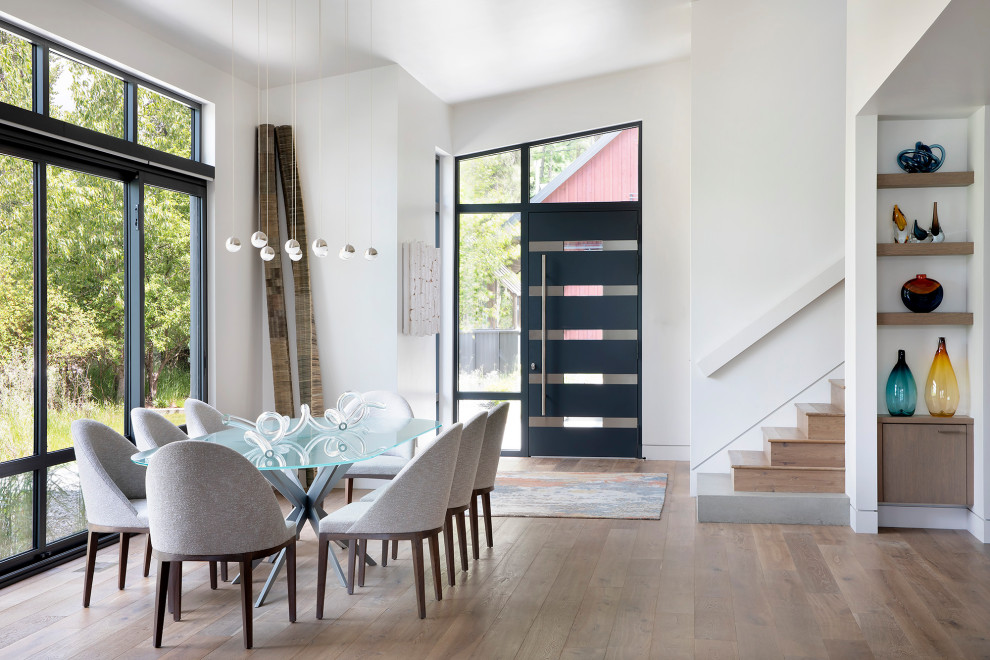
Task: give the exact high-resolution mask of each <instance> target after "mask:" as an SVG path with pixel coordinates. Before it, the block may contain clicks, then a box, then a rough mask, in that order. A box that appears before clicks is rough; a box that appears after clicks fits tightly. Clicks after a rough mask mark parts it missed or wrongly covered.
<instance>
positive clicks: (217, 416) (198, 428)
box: [182, 398, 227, 438]
mask: <svg viewBox="0 0 990 660" xmlns="http://www.w3.org/2000/svg"><path fill="white" fill-rule="evenodd" d="M182 408H183V410H184V411H185V413H186V429H188V431H189V437H190V438H201V437H203V436H204V435H209V434H211V433H219V432H220V431H223V430H224V429H225V428H227V427H226V426H225V425H224V423H223V413H222V412H220V411H219V410H217V409H216V408H214V407H213V406H211V405H210V404H208V403H203V402H202V401H200V400H199V399H192V398H190V399H186V401H185V403H183V405H182Z"/></svg>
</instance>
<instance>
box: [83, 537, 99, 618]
mask: <svg viewBox="0 0 990 660" xmlns="http://www.w3.org/2000/svg"><path fill="white" fill-rule="evenodd" d="M99 539H100V536H99V534H97V533H96V532H94V531H90V532H89V533H88V534H87V535H86V578H85V582H84V583H83V607H89V599H90V596H92V595H93V571H94V570H96V544H97V542H98V541H99Z"/></svg>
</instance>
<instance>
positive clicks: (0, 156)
mask: <svg viewBox="0 0 990 660" xmlns="http://www.w3.org/2000/svg"><path fill="white" fill-rule="evenodd" d="M0 67H2V70H3V73H4V75H3V77H2V79H0V172H2V174H0V234H2V238H0V283H2V284H3V286H4V287H5V296H3V297H0V585H2V584H4V583H7V582H10V581H13V580H15V579H19V578H20V577H23V576H25V575H28V574H31V573H32V572H34V571H36V570H40V569H42V568H44V567H45V566H47V565H50V564H52V563H55V562H58V561H62V560H65V559H69V558H71V557H73V556H75V555H77V554H79V552H81V550H82V546H83V544H84V542H85V539H84V534H82V532H83V530H84V529H85V515H84V508H83V503H82V497H81V492H80V487H79V479H78V470H77V469H76V466H75V455H74V451H73V448H72V437H71V433H70V428H69V427H70V425H71V422H72V421H73V420H74V419H79V418H84V417H85V418H92V419H97V420H98V421H102V422H104V423H106V424H107V425H109V426H111V427H112V428H115V429H116V430H118V431H119V432H121V433H123V434H125V435H127V436H128V437H130V421H129V412H130V410H131V409H132V408H135V407H141V406H153V407H156V408H160V409H163V412H165V413H166V414H170V415H171V416H172V417H173V419H174V420H175V421H176V422H177V423H181V422H182V421H183V420H182V418H181V408H180V407H181V403H182V400H183V399H184V398H185V397H187V396H190V395H191V396H196V397H199V398H202V396H203V388H204V383H205V378H206V372H205V369H206V355H205V336H206V324H205V318H206V315H205V312H206V295H205V281H206V278H205V273H206V254H205V245H206V227H207V225H206V217H205V208H206V206H205V202H206V183H207V181H208V180H209V179H212V176H213V168H212V167H210V166H207V165H203V164H202V163H200V162H198V160H199V155H200V153H201V149H200V144H199V142H200V135H201V134H202V132H201V130H200V124H199V122H200V117H201V112H200V110H201V109H200V106H199V104H197V103H195V102H193V101H191V100H189V99H184V98H182V97H179V96H177V95H175V94H174V93H173V92H171V91H168V90H165V89H163V88H161V87H160V86H158V85H155V84H153V83H151V82H150V81H145V80H143V79H140V78H138V77H135V76H134V75H133V74H130V73H128V72H123V71H120V70H118V69H116V68H115V67H113V66H110V65H108V64H106V63H103V62H99V61H97V60H95V59H94V58H92V57H90V56H88V55H85V54H82V53H78V52H76V51H74V50H73V49H72V48H70V47H68V46H66V45H65V44H60V43H55V42H53V41H51V40H50V39H47V38H43V37H40V36H38V35H33V34H30V33H27V32H25V31H24V30H21V29H19V28H17V27H15V26H12V25H9V24H6V23H0ZM67 73H68V74H69V75H67V76H66V74H67ZM53 83H54V84H53Z"/></svg>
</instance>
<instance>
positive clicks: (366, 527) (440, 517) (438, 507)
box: [347, 423, 463, 534]
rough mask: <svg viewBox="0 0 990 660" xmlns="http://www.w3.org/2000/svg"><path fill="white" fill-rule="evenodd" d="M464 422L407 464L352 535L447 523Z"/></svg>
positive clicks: (424, 528) (425, 528)
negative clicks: (451, 487) (451, 488)
mask: <svg viewBox="0 0 990 660" xmlns="http://www.w3.org/2000/svg"><path fill="white" fill-rule="evenodd" d="M462 430H463V425H462V424H460V423H458V424H453V425H451V426H450V427H448V428H447V429H445V430H444V432H443V433H441V434H440V435H438V436H437V438H436V440H435V441H433V443H432V444H430V446H428V447H426V448H425V449H423V450H422V451H420V452H419V453H418V454H416V456H414V457H413V458H412V460H410V461H409V463H407V464H406V466H405V467H403V468H402V470H400V471H399V474H397V475H396V477H395V479H393V480H392V483H391V484H390V485H389V487H388V488H387V489H386V490H385V492H384V493H383V494H382V496H381V497H379V498H378V499H377V500H375V501H374V502H373V503H372V505H371V507H369V508H368V511H367V512H365V514H364V515H363V516H361V518H360V519H359V520H358V521H357V522H355V523H354V525H352V526H351V527H350V529H348V530H347V533H348V534H388V533H395V532H397V531H401V532H423V531H428V530H433V529H439V528H440V527H442V526H443V521H444V518H445V516H446V514H447V502H448V501H449V499H450V484H451V482H452V481H453V478H454V467H455V466H456V464H457V452H458V446H459V445H460V442H461V432H462Z"/></svg>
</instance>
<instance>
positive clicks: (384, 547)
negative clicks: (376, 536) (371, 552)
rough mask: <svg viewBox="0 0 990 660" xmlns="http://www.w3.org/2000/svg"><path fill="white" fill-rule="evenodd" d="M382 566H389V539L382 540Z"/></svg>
mask: <svg viewBox="0 0 990 660" xmlns="http://www.w3.org/2000/svg"><path fill="white" fill-rule="evenodd" d="M382 566H388V540H385V541H382Z"/></svg>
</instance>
